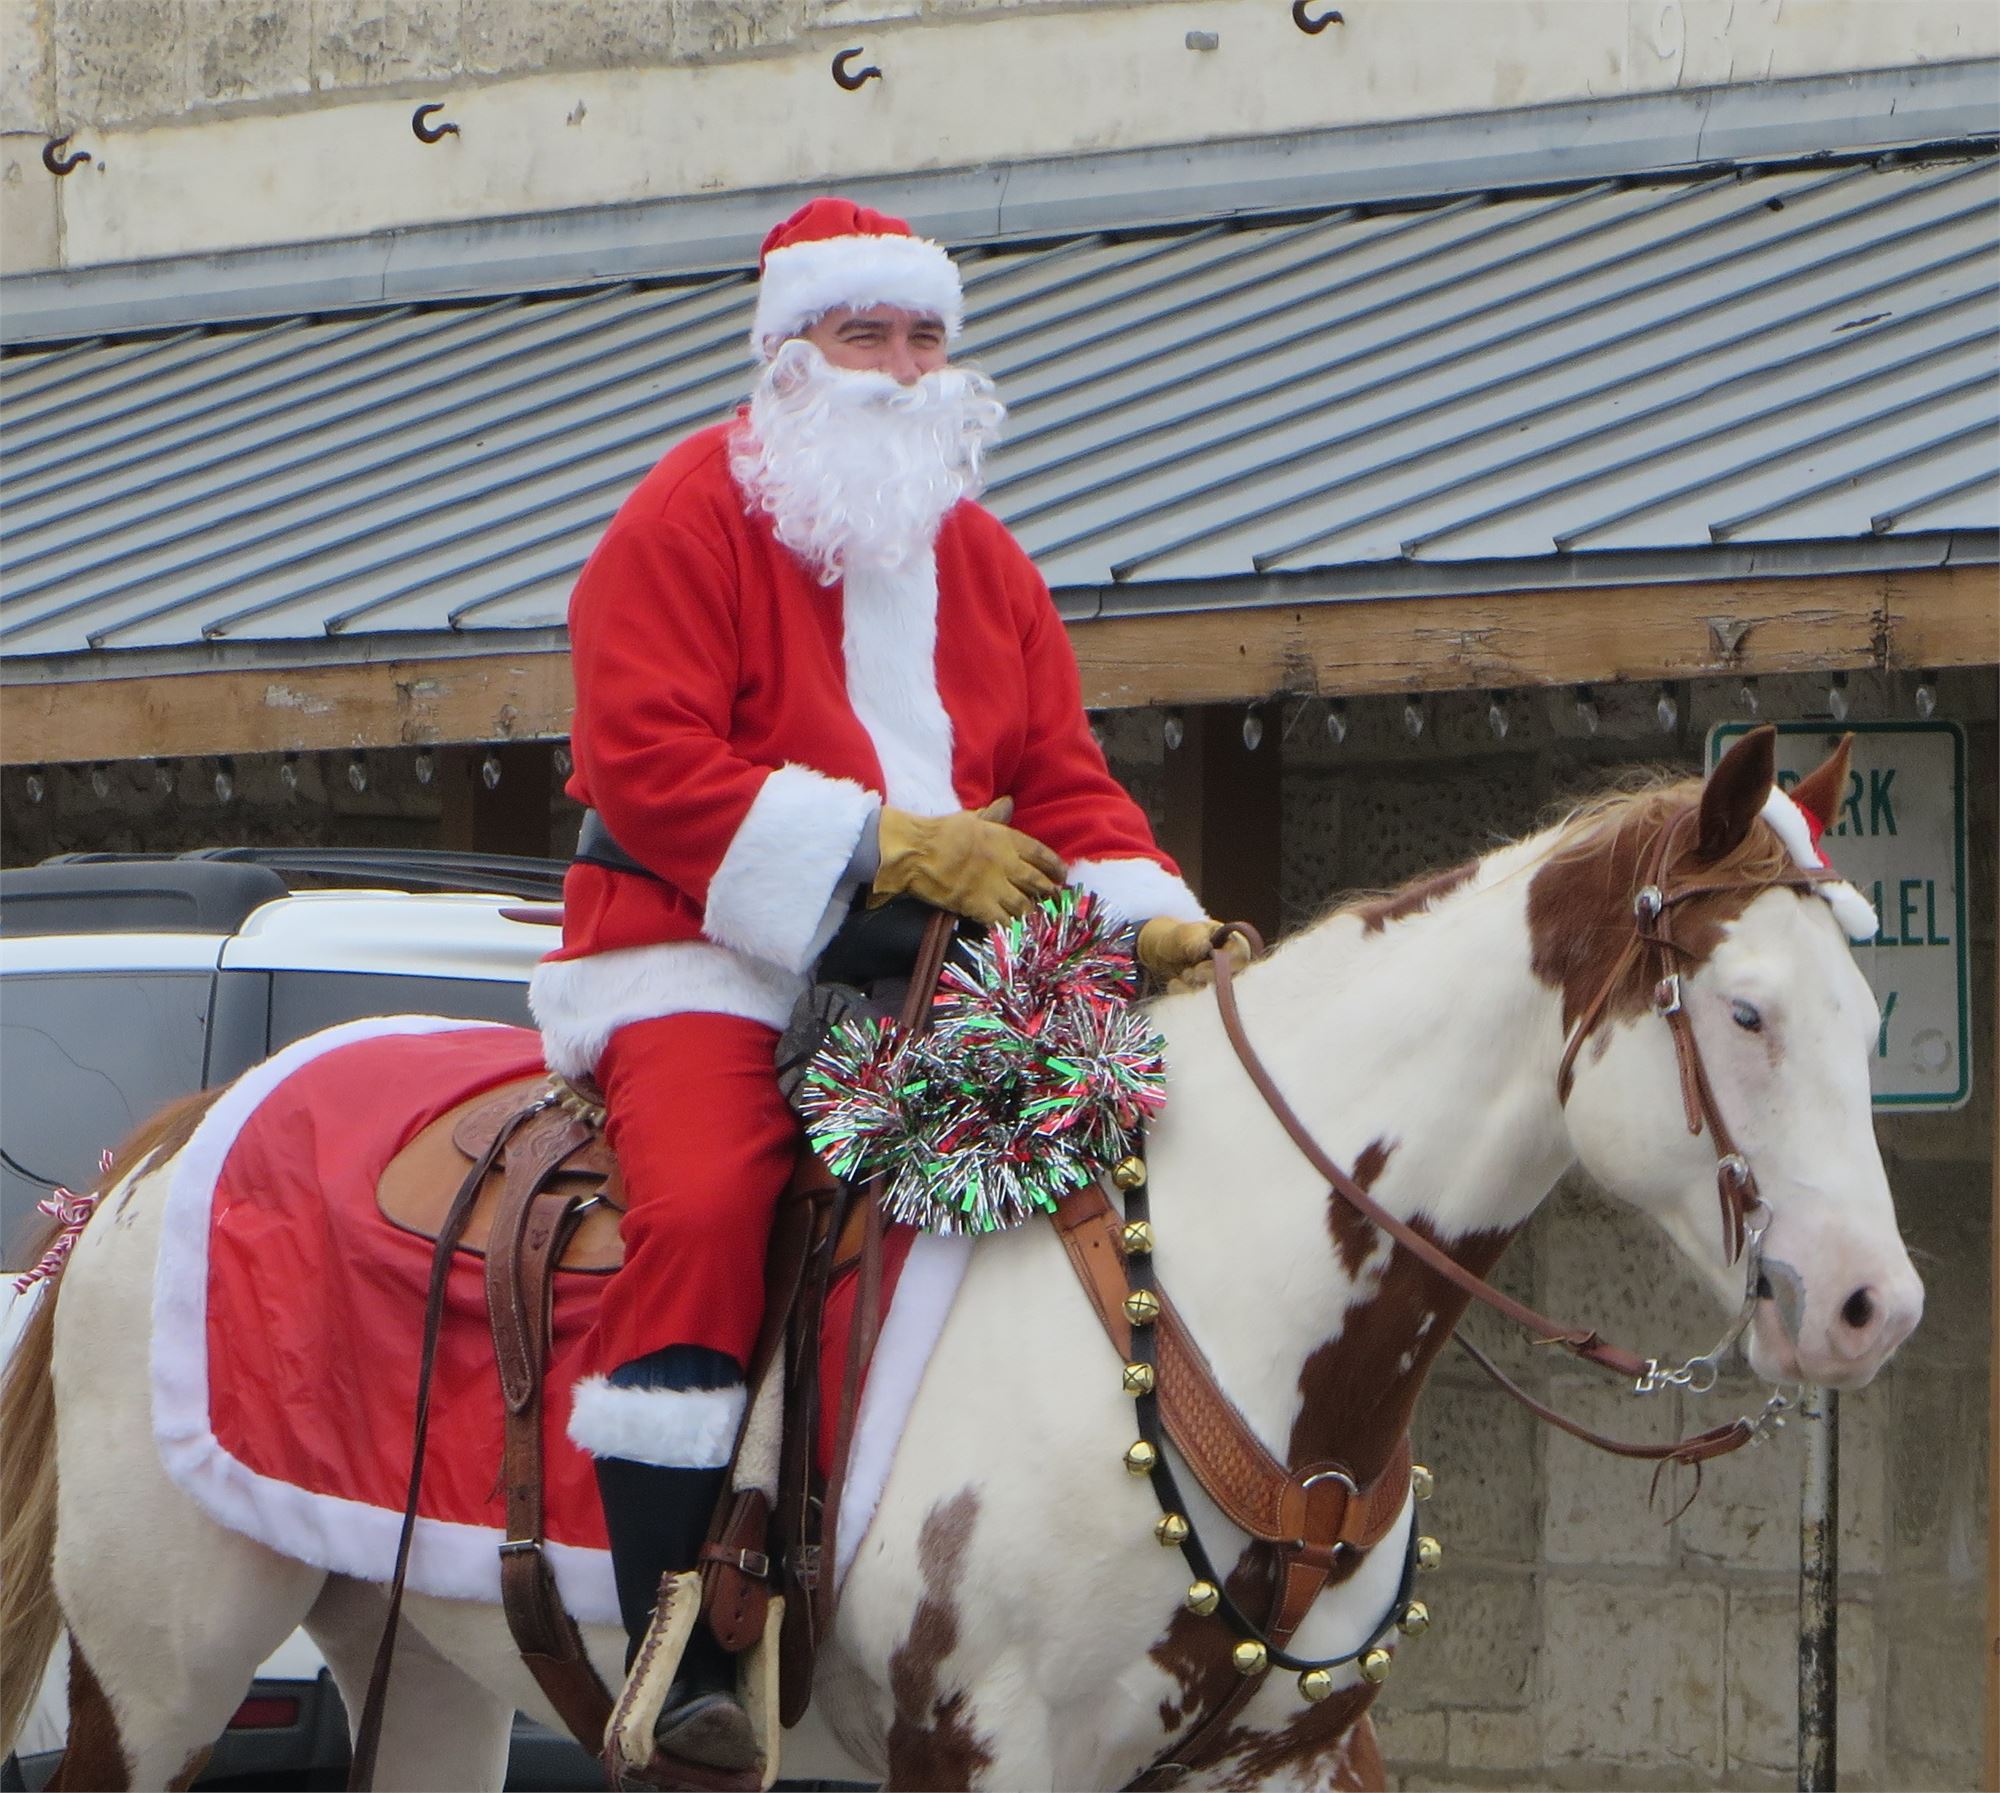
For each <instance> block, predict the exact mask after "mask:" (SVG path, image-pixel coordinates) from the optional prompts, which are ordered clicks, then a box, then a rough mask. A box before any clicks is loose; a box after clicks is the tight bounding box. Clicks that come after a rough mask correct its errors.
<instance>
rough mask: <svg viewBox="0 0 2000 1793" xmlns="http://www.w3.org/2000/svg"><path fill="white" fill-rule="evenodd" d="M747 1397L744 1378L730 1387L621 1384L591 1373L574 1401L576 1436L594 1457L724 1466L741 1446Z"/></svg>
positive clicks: (671, 1465)
mask: <svg viewBox="0 0 2000 1793" xmlns="http://www.w3.org/2000/svg"><path fill="white" fill-rule="evenodd" d="M744 1400H745V1396H744V1392H743V1385H742V1384H741V1383H740V1382H738V1383H734V1384H732V1385H731V1386H730V1387H728V1388H618V1387H615V1386H614V1385H613V1384H612V1383H610V1382H608V1381H606V1380H605V1378H604V1377H602V1376H586V1377H585V1378H584V1379H583V1380H582V1381H581V1382H579V1383H578V1384H577V1385H576V1392H575V1394H574V1395H573V1396H572V1398H571V1401H570V1409H569V1435H570V1441H571V1442H572V1443H574V1444H577V1445H581V1446H582V1447H583V1449H585V1450H587V1451H588V1452H589V1453H590V1454H591V1455H592V1456H593V1457H619V1458H622V1459H623V1460H624V1461H625V1462H627V1463H656V1464H658V1465H660V1466H661V1467H662V1468H664V1469H720V1468H721V1467H722V1466H723V1465H724V1464H725V1463H727V1462H728V1461H729V1453H730V1452H731V1451H732V1450H733V1449H734V1448H735V1446H736V1430H737V1428H738V1427H739V1426H740V1425H741V1424H742V1423H743V1403H744Z"/></svg>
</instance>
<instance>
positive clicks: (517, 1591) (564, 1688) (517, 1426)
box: [486, 1120, 612, 1754]
mask: <svg viewBox="0 0 2000 1793" xmlns="http://www.w3.org/2000/svg"><path fill="white" fill-rule="evenodd" d="M590 1137H591V1136H590V1132H589V1130H588V1129H587V1128H585V1127H584V1126H583V1125H582V1124H581V1123H580V1122H578V1121H575V1120H565V1121H564V1123H563V1124H562V1126H561V1127H554V1126H551V1127H548V1128H547V1129H546V1130H544V1131H539V1132H537V1133H535V1134H532V1135H531V1136H530V1137H529V1138H528V1139H527V1140H526V1141H524V1142H523V1145H525V1146H526V1147H527V1148H528V1149H527V1150H526V1151H525V1152H524V1151H522V1150H521V1148H519V1147H517V1148H516V1151H515V1153H514V1154H512V1155H511V1156H510V1161H509V1165H508V1173H509V1174H508V1188H507V1194H506V1200H507V1204H508V1205H507V1209H506V1210H505V1211H504V1212H503V1215H502V1217H501V1223H500V1225H499V1226H497V1227H496V1229H495V1237H496V1241H497V1242H498V1243H497V1244H496V1248H495V1249H493V1250H490V1251H489V1252H488V1254H487V1259H486V1295H487V1307H488V1311H489V1313H490V1316H491V1318H492V1322H493V1337H494V1347H495V1356H496V1357H497V1358H498V1360H499V1368H500V1386H501V1392H502V1395H503V1396H504V1397H505V1402H506V1414H505V1419H504V1422H503V1425H504V1432H503V1444H502V1451H501V1480H502V1483H503V1484H504V1487H505V1492H506V1500H507V1538H506V1541H505V1542H504V1543H503V1544H502V1545H501V1546H500V1605H501V1610H502V1611H503V1612H504V1613H505V1614H506V1618H507V1629H508V1631H509V1632H511V1633H512V1634H513V1638H514V1646H515V1648H516V1649H518V1650H519V1651H520V1653H521V1660H522V1662H523V1663H524V1664H526V1666H527V1669H528V1672H529V1673H530V1674H532V1675H533V1676H534V1677H535V1681H536V1683H537V1685H538V1686H540V1688H541V1690H542V1692H543V1693H545V1694H546V1695H547V1696H548V1700H549V1704H550V1705H552V1706H553V1707H554V1708H555V1709H556V1712H557V1715H558V1716H559V1717H560V1718H561V1719H562V1721H563V1723H564V1724H565V1725H566V1726H568V1728H569V1731H570V1734H571V1735H572V1736H573V1737H575V1738H576V1740H577V1742H578V1743H580V1744H582V1745H583V1747H584V1748H585V1749H587V1750H589V1751H590V1752H591V1753H592V1754H596V1753H597V1751H598V1750H600V1749H601V1748H602V1747H603V1740H604V1728H605V1726H606V1725H607V1724H608V1723H609V1722H610V1719H611V1706H612V1699H611V1693H610V1690H609V1689H608V1688H606V1687H605V1685H604V1683H603V1681H602V1680H600V1679H599V1678H598V1674H597V1670H596V1669H595V1668H593V1667H592V1666H591V1661H590V1657H589V1654H588V1652H587V1651H586V1650H585V1649H584V1645H583V1636H582V1633H581V1632H579V1631H578V1629H577V1625H576V1621H575V1620H574V1619H573V1618H571V1617H570V1614H569V1609H568V1608H567V1607H566V1606H564V1605H563V1602H562V1595H561V1593H560V1592H559V1591H558V1590H557V1588H556V1581H555V1575H554V1573H553V1572H552V1571H551V1570H550V1568H549V1560H548V1554H547V1552H546V1551H544V1549H543V1548H542V1543H543V1500H544V1489H543V1480H542V1477H543V1463H542V1411H543V1410H542V1392H543V1387H544V1373H545V1370H546V1366H547V1363H548V1343H549V1313H550V1303H551V1301H552V1299H553V1296H554V1286H553V1285H554V1273H555V1265H556V1260H557V1259H558V1258H559V1257H560V1256H561V1255H562V1250H563V1247H564V1245H565V1244H566V1243H567V1242H568V1239H569V1236H570V1234H571V1232H572V1231H573V1230H574V1229H575V1226H576V1223H577V1220H578V1219H579V1218H580V1216H581V1211H582V1208H583V1203H582V1202H581V1201H580V1200H579V1199H578V1198H577V1197H576V1196H574V1195H572V1194H569V1193H566V1192H564V1191H562V1190H557V1189H544V1188H540V1187H539V1185H540V1184H541V1183H543V1182H545V1181H546V1179H547V1177H548V1176H549V1174H550V1173H551V1172H552V1171H553V1170H554V1169H555V1168H556V1167H557V1166H558V1165H559V1164H561V1163H562V1162H563V1161H564V1160H565V1159H566V1158H568V1157H570V1156H571V1155H572V1154H573V1153H574V1152H576V1151H578V1150H580V1149H581V1148H582V1147H584V1146H585V1145H587V1144H589V1142H590ZM516 1157H521V1158H526V1159H527V1160H528V1162H527V1163H526V1164H524V1165H523V1166H522V1167H521V1169H520V1170H519V1172H518V1173H517V1172H516V1170H515V1166H514V1163H513V1161H512V1159H513V1158H516Z"/></svg>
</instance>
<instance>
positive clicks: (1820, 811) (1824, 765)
mask: <svg viewBox="0 0 2000 1793" xmlns="http://www.w3.org/2000/svg"><path fill="white" fill-rule="evenodd" d="M1853 751H1854V737H1853V736H1852V735H1842V736H1841V737H1840V745H1839V746H1838V747H1836V748H1835V749H1834V750H1833V751H1832V752H1831V753H1829V754H1828V755H1827V756H1826V758H1825V760H1823V761H1822V762H1821V763H1820V764H1819V765H1817V766H1815V767H1814V768H1813V769H1812V771H1810V772H1808V773H1807V774H1806V775H1805V777H1803V778H1801V779H1800V780H1799V782H1798V783H1797V784H1796V785H1795V786H1793V788H1792V801H1793V802H1794V803H1796V804H1797V805H1798V806H1799V807H1800V808H1801V809H1802V810H1804V811H1805V812H1806V813H1807V814H1808V815H1809V816H1811V817H1812V818H1813V820H1814V821H1815V822H1817V823H1818V824H1819V825H1820V827H1822V828H1831V827H1832V826H1833V824H1834V821H1835V819H1836V818H1837V817H1838V816H1839V814H1840V805H1841V803H1842V801H1843V800H1844V799H1845V798H1846V796H1847V756H1848V755H1849V754H1851V753H1852V752H1853Z"/></svg>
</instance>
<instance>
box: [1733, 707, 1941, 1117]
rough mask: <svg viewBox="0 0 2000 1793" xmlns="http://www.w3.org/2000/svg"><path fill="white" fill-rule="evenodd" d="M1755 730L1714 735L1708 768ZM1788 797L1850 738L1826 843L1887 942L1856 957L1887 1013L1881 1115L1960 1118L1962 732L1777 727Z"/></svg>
mask: <svg viewBox="0 0 2000 1793" xmlns="http://www.w3.org/2000/svg"><path fill="white" fill-rule="evenodd" d="M1753 726H1755V725H1754V724H1751V723H1747V722H1724V723H1720V724H1718V725H1717V726H1716V727H1715V728H1713V729H1711V730H1710V731H1709V736H1708V763H1709V765H1710V766H1713V765H1714V764H1715V762H1716V761H1717V759H1719V758H1720V757H1721V755H1722V754H1723V752H1724V751H1725V750H1726V749H1727V748H1728V747H1729V745H1730V743H1731V742H1732V741H1734V740H1735V739H1736V738H1737V737H1738V736H1739V735H1742V734H1746V733H1747V732H1748V731H1749V730H1750V729H1751V728H1752V727H1753ZM1777 729H1778V781H1779V783H1781V784H1783V785H1784V786H1785V787H1786V788H1787V789H1789V788H1790V787H1791V786H1793V785H1795V784H1797V783H1798V781H1799V780H1800V779H1801V778H1802V777H1804V775H1805V774H1806V773H1808V772H1810V771H1811V770H1812V769H1813V768H1814V767H1815V766H1817V765H1818V764H1819V763H1820V762H1821V761H1822V760H1823V759H1825V757H1826V756H1827V754H1828V752H1830V751H1831V750H1832V748H1833V747H1834V746H1835V744H1836V743H1838V741H1839V740H1840V738H1841V736H1842V735H1844V734H1850V733H1851V734H1852V735H1853V736H1854V757H1853V759H1852V760H1851V761H1850V762H1849V767H1848V774H1847V794H1846V796H1845V797H1844V798H1843V800H1842V802H1841V804H1840V812H1839V814H1838V815H1836V816H1835V817H1833V818H1832V819H1831V820H1830V821H1829V822H1828V824H1827V830H1826V838H1825V839H1824V840H1823V841H1822V842H1821V843H1820V844H1821V846H1822V847H1823V848H1824V850H1825V852H1826V856H1827V858H1828V859H1829V860H1830V861H1832V863H1833V865H1834V867H1835V869H1836V870H1838V871H1839V872H1840V873H1841V874H1842V875H1843V876H1845V877H1846V878H1847V879H1848V880H1849V881H1850V882H1851V883H1853V884H1854V886H1855V887H1856V888H1857V889H1858V890H1859V891H1860V892H1861V894H1862V895H1863V896H1865V897H1867V898H1868V900H1869V901H1870V902H1871V903H1873V904H1874V905H1875V913H1876V915H1877V916H1879V917H1880V918H1881V922H1882V931H1881V933H1880V934H1878V935H1877V936H1876V937H1875V939H1874V940H1873V941H1872V942H1870V943H1868V944H1867V945H1857V946H1856V947H1855V949H1854V952H1855V958H1856V960H1857V961H1858V962H1859V964H1860V966H1861V969H1862V971H1863V972H1864V973H1865V974H1866V976H1867V978H1868V981H1869V983H1870V984H1871V985H1872V986H1873V987H1874V991H1875V1000H1876V1002H1877V1003H1878V1004H1879V1005H1880V1008H1881V1011H1882V1025H1881V1027H1880V1029H1879V1030H1878V1032H1877V1034H1876V1039H1875V1056H1874V1062H1873V1066H1872V1078H1873V1086H1874V1091H1875V1106H1876V1107H1877V1108H1894V1109H1924V1108H1956V1107H1958V1106H1959V1104H1960V1103H1962V1102H1963V1101H1964V1100H1965V1099H1966V1097H1967V1096H1968V1095H1970V1094H1971V1092H1972V1015H1971V1004H1970V1002H1969V999H1968V978H1969V975H1970V969H1971V967H1970V960H1969V957H1968V948H1967V943H1966V928H1965V900H1966V899H1965V731H1964V730H1963V729H1961V728H1960V727H1959V726H1958V724H1957V723H1955V722H1857V723H1853V724H1851V725H1849V726H1848V727H1835V726H1833V725H1831V724H1829V723H1824V722H1781V723H1779V724H1778V725H1777Z"/></svg>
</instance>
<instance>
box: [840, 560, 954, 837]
mask: <svg viewBox="0 0 2000 1793" xmlns="http://www.w3.org/2000/svg"><path fill="white" fill-rule="evenodd" d="M840 603H841V616H842V634H843V639H842V643H841V646H842V653H843V658H844V660H845V664H846V669H847V698H848V702H850V703H851V704H852V705H853V706H854V714H855V715H856V716H857V717H858V718H859V719H860V722H861V726H862V727H863V728H865V729H866V730H867V731H868V739H869V740H870V741H871V742H873V743H874V747H875V757H876V758H877V759H878V760H880V761H881V763H882V786H883V789H884V791H885V792H886V793H887V795H888V799H889V801H890V802H891V803H893V804H895V806H896V807H897V808H898V809H907V810H910V811H912V812H914V813H915V814H917V815H920V816H945V815H950V814H951V813H952V812H953V811H954V810H956V809H959V808H961V807H963V806H962V805H961V804H960V802H959V800H958V792H957V790H956V789H955V788H954V787H953V785H952V782H951V717H950V716H949V715H947V714H946V712H945V707H944V700H943V699H942V698H941V697H939V696H938V688H937V607H938V584H937V554H936V551H935V550H934V549H930V548H926V549H925V550H924V552H923V553H922V554H921V555H919V556H918V557H917V558H916V559H915V560H913V561H912V562H911V563H910V564H908V565H907V566H902V567H898V568H896V569H895V570H893V571H885V570H883V569H882V568H879V567H865V566H863V567H853V568H850V569H849V571H848V573H847V576H846V578H845V579H844V580H843V581H842V584H841V600H840Z"/></svg>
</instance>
